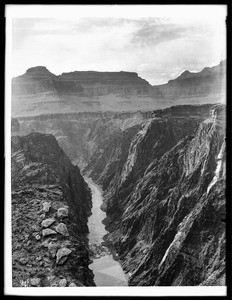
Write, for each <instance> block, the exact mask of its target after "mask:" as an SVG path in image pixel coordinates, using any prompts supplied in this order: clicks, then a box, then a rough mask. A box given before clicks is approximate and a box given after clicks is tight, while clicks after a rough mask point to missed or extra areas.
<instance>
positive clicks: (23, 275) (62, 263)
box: [11, 121, 94, 286]
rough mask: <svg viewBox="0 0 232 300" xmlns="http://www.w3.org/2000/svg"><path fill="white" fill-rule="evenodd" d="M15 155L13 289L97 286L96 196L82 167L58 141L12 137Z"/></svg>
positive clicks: (36, 136)
mask: <svg viewBox="0 0 232 300" xmlns="http://www.w3.org/2000/svg"><path fill="white" fill-rule="evenodd" d="M14 123H16V122H15V121H14ZM11 152H12V161H11V183H12V261H13V286H81V285H84V286H89V285H94V283H93V275H92V272H91V271H90V270H89V269H88V264H89V256H88V251H87V247H88V246H87V241H86V238H85V237H84V235H85V233H87V232H88V227H87V218H88V216H89V215H90V212H91V205H92V204H91V192H90V190H89V188H88V186H87V184H86V183H85V181H84V179H83V177H82V176H81V174H80V171H79V169H78V167H77V166H73V165H72V164H71V161H70V159H69V158H68V157H67V156H66V154H65V153H64V151H63V150H62V149H61V148H60V147H59V146H58V143H57V141H56V139H55V138H54V136H52V135H44V134H41V133H36V132H34V133H31V134H29V135H26V136H12V149H11Z"/></svg>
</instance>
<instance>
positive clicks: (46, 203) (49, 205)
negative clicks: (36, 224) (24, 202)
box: [43, 202, 51, 212]
mask: <svg viewBox="0 0 232 300" xmlns="http://www.w3.org/2000/svg"><path fill="white" fill-rule="evenodd" d="M50 207H51V202H44V203H43V211H44V212H49V210H50Z"/></svg>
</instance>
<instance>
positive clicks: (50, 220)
mask: <svg viewBox="0 0 232 300" xmlns="http://www.w3.org/2000/svg"><path fill="white" fill-rule="evenodd" d="M54 222H56V220H55V219H53V218H48V219H45V220H43V221H42V222H41V225H42V226H43V227H45V228H47V227H49V226H51V225H52V224H53V223H54Z"/></svg>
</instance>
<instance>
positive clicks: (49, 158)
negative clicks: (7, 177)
mask: <svg viewBox="0 0 232 300" xmlns="http://www.w3.org/2000/svg"><path fill="white" fill-rule="evenodd" d="M12 152H13V156H12V187H13V188H14V189H15V188H20V187H21V186H24V185H30V184H58V185H60V186H61V187H62V189H63V191H64V194H65V196H66V199H67V202H68V204H69V206H70V207H71V208H72V209H71V211H72V215H73V218H74V219H75V220H76V222H77V226H80V229H81V230H82V231H85V232H88V229H87V225H86V223H87V216H88V215H89V213H90V211H91V197H90V192H89V190H88V186H87V184H86V183H85V181H84V179H83V177H82V176H81V174H80V170H79V168H78V167H77V166H73V165H72V164H71V161H70V160H69V158H68V157H67V156H66V154H65V153H64V151H63V150H62V149H61V148H60V147H59V145H58V143H57V141H56V139H55V138H54V136H52V135H44V134H40V133H31V134H30V135H27V136H21V137H13V138H12ZM26 165H28V166H27V167H25V166H26Z"/></svg>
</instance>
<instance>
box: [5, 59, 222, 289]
mask: <svg viewBox="0 0 232 300" xmlns="http://www.w3.org/2000/svg"><path fill="white" fill-rule="evenodd" d="M212 74H213V75H212ZM222 74H223V75H222ZM216 82H217V84H216ZM224 85H225V63H224V62H222V63H221V64H220V65H219V66H216V67H213V68H205V69H204V70H202V71H201V72H199V73H190V72H184V73H183V74H181V75H180V76H179V77H178V78H177V79H176V80H174V81H173V82H172V81H171V82H168V83H167V84H166V85H163V86H156V87H151V86H150V85H149V83H148V82H147V81H145V80H143V79H142V78H140V77H138V75H137V74H136V73H130V72H118V73H111V72H109V73H104V74H103V73H100V72H92V71H90V72H71V73H63V74H62V75H60V76H55V75H54V74H52V73H50V72H49V71H48V70H47V69H46V68H44V67H37V68H31V69H29V70H28V71H27V72H26V74H24V75H22V76H21V77H18V78H15V79H13V99H12V101H13V104H12V120H11V134H12V164H11V165H12V172H11V175H12V214H13V215H12V222H13V224H12V232H13V282H14V284H15V285H16V286H22V285H23V284H24V285H26V286H33V284H34V286H35V283H34V282H35V281H36V280H37V281H36V282H37V283H38V284H37V286H51V285H53V286H61V285H62V284H63V285H65V286H82V285H83V286H94V285H98V284H96V281H95V280H96V279H94V274H93V272H92V271H91V270H92V269H91V264H92V266H93V265H94V263H93V262H94V259H96V253H95V252H97V253H98V255H100V258H99V257H98V259H101V258H102V257H101V255H103V254H104V253H105V254H106V256H107V255H109V256H110V255H112V253H114V254H115V257H116V256H117V259H116V261H117V262H119V263H120V265H121V267H122V269H123V271H124V274H125V276H126V277H127V280H126V281H127V283H126V284H127V285H129V286H199V285H203V286H207V285H208V286H212V285H226V278H225V222H224V220H225V216H226V210H225V187H226V141H225V138H226V105H225V104H224V103H223V101H224V100H222V99H223V97H224V96H225V95H224V93H225V88H224ZM193 87H194V88H193ZM110 94H113V95H114V96H115V95H117V97H116V96H115V97H116V98H117V99H119V102H120V101H124V100H125V98H128V99H129V101H132V103H133V104H134V103H135V106H134V107H133V109H132V106H131V105H128V103H127V105H128V106H123V105H122V106H120V105H119V102H117V103H115V105H116V106H115V107H118V108H119V109H118V111H116V110H114V109H108V108H109V106H107V108H106V110H104V109H102V106H101V107H100V108H99V109H96V106H95V104H93V106H92V104H91V105H90V106H89V108H88V109H86V108H84V107H83V110H79V108H78V109H74V106H75V105H76V104H75V105H74V106H73V103H74V102H75V103H76V102H78V101H79V100H80V99H81V98H82V97H84V98H85V99H90V98H91V99H95V100H96V98H97V97H99V99H101V97H106V98H105V99H106V101H110V100H109V98H107V97H108V96H109V95H110ZM50 97H54V98H53V100H54V99H55V100H54V101H53V100H51V98H50ZM57 97H60V98H59V99H63V100H62V101H63V102H62V103H63V104H62V105H66V104H67V103H68V104H67V105H68V106H69V107H68V109H67V110H64V111H63V109H61V110H60V108H61V106H60V107H59V109H58V110H57V111H56V109H54V107H55V106H54V105H53V104H54V102H55V103H56V104H55V105H58V106H59V105H60V102H59V101H60V100H57V99H58V98H57ZM73 97H74V98H75V100H74V98H73ZM202 97H203V98H204V99H205V102H204V101H201V100H202ZM42 98H43V101H44V103H45V104H46V105H47V106H44V107H43V109H41V108H42V106H41V103H42V102H41V101H42V100H41V99H42ZM193 98H194V99H195V100H194V99H193ZM38 99H39V100H38ZM49 99H50V100H51V101H50V100H49ZM71 99H73V102H72V100H71ZM77 99H78V101H77ZM99 99H97V100H96V101H98V100H99ZM122 99H124V100H122ZM137 99H139V103H140V105H142V107H143V109H138V106H137V104H136V103H137V102H136V101H137ZM144 99H149V101H151V102H152V103H153V104H152V105H153V106H152V108H151V106H150V104H149V105H148V106H147V107H146V105H144V106H143V103H145V102H146V100H144ZM154 99H156V100H154ZM183 99H185V100H186V99H188V101H187V103H185V102H184V104H183V103H182V100H183ZM190 99H192V100H193V101H192V100H190ZM37 100H38V102H37ZM95 100H94V101H95ZM185 100H184V101H185ZM14 101H15V102H17V103H18V104H17V105H18V106H20V107H22V109H21V110H20V109H19V110H17V105H15V104H14ZM24 101H25V102H24ZM26 101H28V102H26ZM57 101H58V102H59V104H57V103H58V102H57ZM69 101H70V102H69ZM87 101H89V100H87ZM133 101H134V102H133ZM144 101H145V102H144ZM189 101H191V104H190V103H189ZM151 102H149V103H151ZM159 102H160V103H162V105H160V106H159V105H157V103H159ZM22 103H27V104H28V106H27V107H26V106H25V107H24V106H23V105H24V104H23V105H22V106H21V104H22ZM31 103H33V105H35V106H34V108H33V107H32V106H30V105H31ZM51 103H52V105H51V106H50V104H51ZM70 103H72V104H70ZM120 103H121V102H120ZM173 103H175V106H171V105H172V104H173ZM199 103H201V104H199ZM170 104H171V105H170ZM179 104H180V105H179ZM78 105H79V104H78ZM66 107H67V106H66ZM75 107H76V106H75ZM70 108H71V109H70ZM87 183H88V184H87ZM93 184H95V185H97V186H98V187H99V189H100V190H101V196H102V200H103V203H102V204H100V203H98V206H97V207H98V209H101V210H102V211H101V214H103V215H102V216H103V217H99V219H102V218H103V224H104V227H102V224H100V226H101V228H103V229H99V230H100V231H101V234H100V237H99V239H100V240H101V242H102V243H100V245H97V246H96V247H93V242H92V241H93V235H91V233H92V234H93V232H92V230H93V229H92V228H93V226H92V225H91V223H89V222H91V216H92V217H93V216H94V209H95V208H94V207H95V206H94V203H92V201H93V199H94V197H96V195H98V188H97V190H96V189H95V188H96V187H94V186H93ZM88 185H89V186H88ZM91 191H92V192H91ZM98 196H99V195H98ZM91 199H92V200H91ZM44 203H45V204H46V203H50V204H49V205H50V207H49V209H48V211H44V205H45V204H44ZM45 206H46V205H45ZM60 209H61V211H62V209H63V210H65V209H66V210H68V211H69V214H68V215H66V216H65V217H64V218H61V219H60V217H58V211H59V210H60ZM91 210H92V215H91ZM29 216H30V217H31V218H29ZM104 216H105V217H104ZM96 218H98V217H96ZM96 218H95V220H94V222H96ZM49 219H52V222H53V223H51V224H50V223H49V224H50V225H48V227H46V228H47V229H48V228H49V229H50V230H52V231H53V233H52V232H50V235H48V236H47V235H46V234H45V235H44V234H43V232H44V230H45V229H43V228H45V227H43V225H42V224H44V223H46V222H44V221H46V220H47V222H49ZM50 221H51V220H50ZM61 221H62V222H61ZM60 223H63V224H64V225H65V226H66V229H67V231H68V234H69V235H63V234H61V233H59V230H58V232H57V228H58V227H62V226H63V227H64V225H62V226H60ZM28 224H29V226H28ZM33 225H34V227H33ZM94 226H96V223H94ZM35 227H36V228H35ZM63 227H62V228H63ZM67 231H66V233H67ZM89 231H90V232H89ZM95 236H97V233H96V234H95ZM37 238H38V239H37ZM54 245H55V246H54ZM54 248H55V249H56V251H55V252H52V251H53V250H51V249H54ZM63 248H65V249H68V250H70V251H71V252H69V251H67V250H66V252H65V253H66V255H64V256H65V261H64V262H63V261H62V262H63V264H59V263H57V262H59V259H58V257H57V253H58V251H59V250H62V249H63ZM52 253H53V254H52ZM67 253H68V254H67ZM102 253H103V254H102ZM25 256H26V257H28V258H29V259H28V261H26V262H25V261H24V260H25V259H24V258H25ZM58 256H59V255H58ZM37 257H39V258H40V259H39V260H38V262H37V263H36V265H35V266H33V268H32V267H30V265H33V264H32V262H34V261H37ZM45 258H46V259H45ZM23 259H24V260H23ZM107 259H108V258H106V261H107ZM40 263H42V264H40ZM107 263H108V264H109V266H112V267H113V266H115V264H116V263H115V264H114V262H113V263H112V261H111V262H109V261H107ZM46 268H47V269H46ZM117 268H119V267H117ZM118 270H119V269H118ZM120 272H121V271H120ZM28 274H29V275H28ZM35 276H36V277H35ZM120 276H121V275H120ZM122 277H123V275H122ZM19 278H22V280H23V282H20V281H19ZM33 279H36V280H33ZM25 282H26V283H25ZM64 282H65V283H64ZM110 284H112V283H110ZM100 285H104V284H102V283H101V284H100ZM119 285H120V284H119ZM122 285H124V283H123V284H122Z"/></svg>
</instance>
